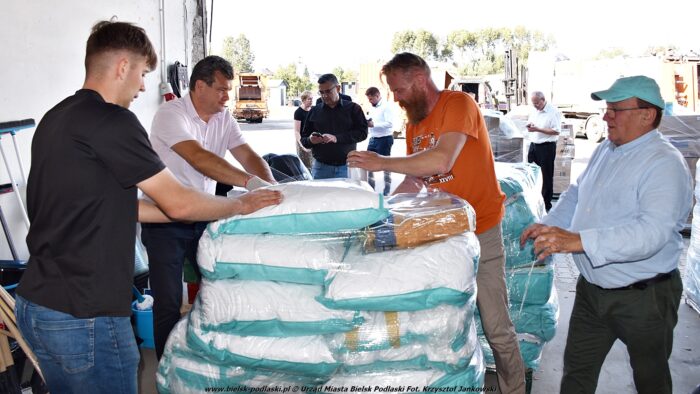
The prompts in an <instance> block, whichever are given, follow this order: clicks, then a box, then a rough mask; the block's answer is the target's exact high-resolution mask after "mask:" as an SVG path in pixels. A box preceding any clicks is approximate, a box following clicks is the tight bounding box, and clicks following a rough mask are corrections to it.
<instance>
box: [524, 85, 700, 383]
mask: <svg viewBox="0 0 700 394" xmlns="http://www.w3.org/2000/svg"><path fill="white" fill-rule="evenodd" d="M591 97H592V98H593V99H594V100H605V101H606V104H607V111H606V112H605V117H604V118H603V119H604V120H605V121H606V122H607V123H608V140H607V141H605V142H602V143H601V144H600V145H599V146H598V148H597V149H596V150H595V152H594V153H593V156H592V157H591V160H590V162H589V164H588V167H587V168H586V169H585V171H584V172H583V173H582V174H581V176H580V177H579V178H578V180H577V182H576V184H573V185H571V186H570V187H569V189H568V190H567V191H566V192H565V193H563V194H562V195H561V197H560V199H559V202H558V203H557V204H556V205H555V206H554V208H553V209H552V210H551V211H550V212H549V213H548V214H547V215H546V216H545V217H544V218H543V219H542V221H541V223H539V224H534V225H532V226H530V227H529V228H527V229H526V230H525V231H524V232H523V234H522V235H521V243H524V242H525V241H526V240H527V239H528V238H532V239H534V240H535V252H536V253H537V255H538V258H540V259H542V258H545V257H547V256H549V255H551V254H553V253H573V258H574V261H575V263H576V266H577V267H578V269H579V271H580V272H581V275H580V277H579V279H578V283H577V284H576V299H575V301H574V306H573V310H572V312H571V320H570V323H569V333H568V337H567V342H566V349H565V351H564V374H563V377H562V382H561V392H562V393H567V394H571V393H594V392H595V389H596V385H597V382H598V375H599V373H600V369H601V366H602V364H603V361H604V360H605V357H606V355H607V354H608V352H609V351H610V348H611V347H612V345H613V343H614V342H615V341H616V340H618V339H619V340H621V341H622V342H623V343H624V344H625V345H626V346H627V351H628V353H629V357H630V364H631V366H632V371H633V375H634V384H635V386H636V389H637V391H638V392H640V393H655V394H659V393H669V394H670V393H671V392H672V385H671V373H670V370H669V367H668V359H669V357H670V356H671V349H672V347H673V329H674V327H675V326H676V323H677V321H678V307H679V304H680V298H681V292H682V283H681V278H680V274H679V272H678V261H679V258H680V255H681V252H682V250H683V242H682V239H681V235H680V234H679V230H680V229H681V228H682V227H683V224H684V222H685V220H686V219H687V217H688V213H689V212H690V207H691V200H692V188H691V178H690V172H689V171H688V166H687V165H686V164H685V161H684V160H683V157H682V156H681V154H680V152H679V151H678V150H677V149H676V148H675V147H673V145H671V144H670V143H669V142H668V141H666V140H665V139H664V138H663V137H662V136H661V134H660V133H659V132H658V130H657V127H658V126H659V123H660V122H661V116H662V113H663V108H664V100H663V98H662V97H661V93H660V91H659V86H658V85H657V83H656V82H655V81H654V80H653V79H651V78H648V77H645V76H633V77H626V78H620V79H618V80H617V81H615V83H613V85H612V86H611V87H610V89H608V90H603V91H600V92H595V93H593V94H591Z"/></svg>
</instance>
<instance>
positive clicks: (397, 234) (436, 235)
mask: <svg viewBox="0 0 700 394" xmlns="http://www.w3.org/2000/svg"><path fill="white" fill-rule="evenodd" d="M385 206H386V207H387V209H389V217H387V218H386V219H384V220H382V221H380V222H378V223H375V224H373V225H372V226H370V227H368V228H367V229H366V230H365V231H364V234H363V239H364V242H363V247H364V250H365V252H368V253H371V252H381V251H385V250H391V249H405V248H411V247H415V246H418V245H422V244H425V243H428V242H433V241H438V240H441V239H445V238H447V237H450V236H453V235H458V234H462V233H464V232H467V231H474V230H475V229H476V224H475V222H476V214H475V213H474V209H473V208H472V207H471V205H469V203H467V202H466V201H464V200H462V199H460V198H457V197H455V196H453V195H451V194H448V193H443V192H428V193H424V194H408V193H402V194H397V195H394V196H392V197H390V198H389V199H388V200H387V201H386V205H385Z"/></svg>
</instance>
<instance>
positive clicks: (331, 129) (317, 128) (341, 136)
mask: <svg viewBox="0 0 700 394" xmlns="http://www.w3.org/2000/svg"><path fill="white" fill-rule="evenodd" d="M367 131H368V130H367V119H366V118H365V115H364V114H363V113H362V107H360V106H359V105H357V104H355V103H353V102H351V101H345V100H340V101H338V104H337V105H336V106H335V107H334V108H331V107H329V106H327V105H325V104H321V105H317V106H315V107H313V108H312V109H311V111H309V116H308V117H307V118H306V126H305V127H304V129H303V130H302V131H301V144H302V145H304V146H305V147H306V148H309V149H311V153H312V154H313V156H314V159H316V160H318V161H320V162H321V163H324V164H328V165H332V166H342V165H345V164H346V163H347V156H348V153H350V151H353V150H355V149H357V143H358V142H360V141H364V140H365V139H366V138H367ZM313 132H318V133H321V134H333V135H335V137H336V139H337V140H338V142H336V143H330V144H315V145H314V144H312V143H311V140H310V138H309V137H310V136H311V133H313Z"/></svg>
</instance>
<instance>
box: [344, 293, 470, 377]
mask: <svg viewBox="0 0 700 394" xmlns="http://www.w3.org/2000/svg"><path fill="white" fill-rule="evenodd" d="M475 305H476V297H472V298H471V300H469V302H468V303H467V304H465V305H464V306H461V307H455V306H452V305H441V306H438V307H437V308H434V309H428V310H422V311H415V312H363V316H364V320H365V322H364V323H363V324H362V325H361V326H359V327H357V328H356V329H355V330H353V331H350V332H348V333H345V334H336V335H334V336H333V337H331V338H330V348H331V350H332V351H333V352H334V354H335V357H336V359H337V360H339V361H341V362H342V363H343V367H342V368H343V370H345V371H356V372H357V371H374V370H377V369H386V368H392V369H403V368H408V367H411V368H418V367H423V368H427V367H429V366H430V367H434V368H442V369H445V370H454V369H459V368H462V367H464V365H465V362H468V360H469V358H470V357H471V354H472V352H473V351H474V349H475V347H476V343H477V340H476V327H475V323H474V321H473V316H474V308H475Z"/></svg>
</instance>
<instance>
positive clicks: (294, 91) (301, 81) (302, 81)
mask: <svg viewBox="0 0 700 394" xmlns="http://www.w3.org/2000/svg"><path fill="white" fill-rule="evenodd" d="M304 74H305V76H303V77H300V76H299V75H298V74H297V65H296V64H294V63H290V64H289V65H287V66H280V67H279V68H277V71H275V78H279V79H282V80H284V81H287V84H288V85H289V89H287V97H288V98H295V97H299V96H300V95H301V94H302V93H303V92H304V91H305V90H311V89H313V86H314V85H313V84H312V83H311V81H310V80H309V77H308V70H305V72H304Z"/></svg>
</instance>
